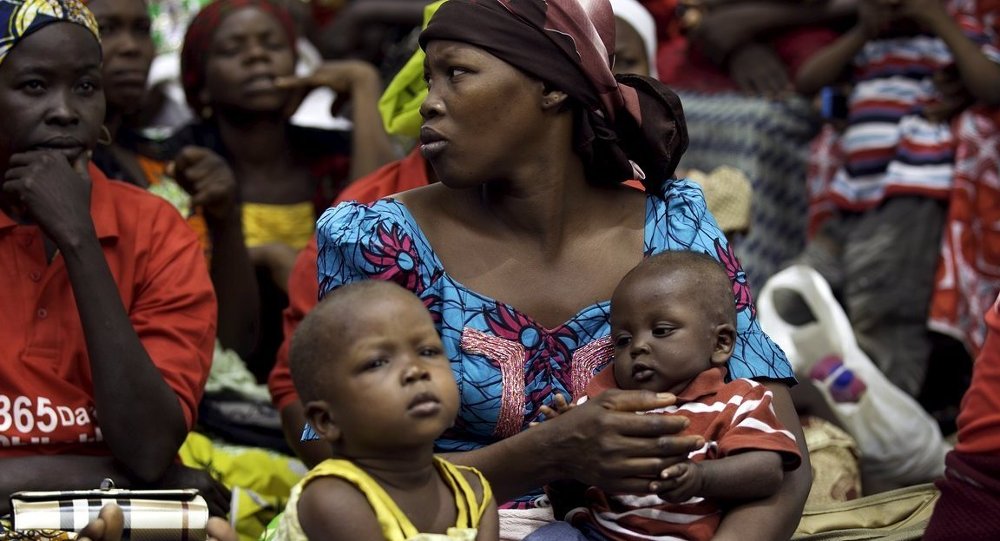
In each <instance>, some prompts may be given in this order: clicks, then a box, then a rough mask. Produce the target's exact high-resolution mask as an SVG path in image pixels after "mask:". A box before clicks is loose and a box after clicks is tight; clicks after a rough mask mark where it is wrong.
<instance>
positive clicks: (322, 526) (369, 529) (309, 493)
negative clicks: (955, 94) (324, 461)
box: [298, 477, 385, 541]
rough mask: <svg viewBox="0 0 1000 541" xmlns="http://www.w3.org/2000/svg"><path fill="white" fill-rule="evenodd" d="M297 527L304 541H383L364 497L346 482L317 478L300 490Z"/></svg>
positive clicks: (333, 478) (376, 522)
mask: <svg viewBox="0 0 1000 541" xmlns="http://www.w3.org/2000/svg"><path fill="white" fill-rule="evenodd" d="M298 512H299V524H301V525H302V531H303V532H305V534H306V537H307V538H308V539H324V540H327V541H338V540H343V541H348V540H351V541H383V540H384V539H385V536H384V535H383V534H382V529H381V528H380V527H379V524H378V519H376V518H375V512H374V511H372V507H371V504H369V503H368V500H367V499H366V498H365V497H364V495H363V494H362V493H361V492H360V491H359V490H358V489H357V488H355V487H354V486H352V485H351V484H350V483H348V482H347V481H344V480H342V479H338V478H336V477H321V478H318V479H316V480H314V481H312V482H311V483H309V484H308V485H307V486H306V488H305V489H303V490H302V497H301V498H300V499H299V504H298Z"/></svg>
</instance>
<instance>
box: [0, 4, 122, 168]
mask: <svg viewBox="0 0 1000 541" xmlns="http://www.w3.org/2000/svg"><path fill="white" fill-rule="evenodd" d="M104 107H105V106H104V91H103V89H102V83H101V46H100V44H99V43H98V42H97V39H96V38H94V35H93V34H91V33H90V31H88V30H87V29H86V28H84V27H82V26H80V25H78V24H72V23H63V22H58V23H52V24H49V25H46V26H44V27H42V28H41V29H39V30H37V31H35V32H34V33H32V34H30V35H28V36H27V37H25V38H24V39H22V40H21V41H20V42H19V43H18V44H17V45H15V46H14V48H13V49H11V51H10V52H9V53H8V54H7V57H6V58H5V59H4V61H3V62H2V63H0V119H2V120H0V171H2V170H6V168H7V162H8V160H9V159H10V157H11V156H12V155H14V154H18V153H21V152H27V151H31V150H50V151H54V152H58V153H60V154H64V155H65V156H66V157H67V159H69V160H70V161H75V160H76V159H77V158H79V157H80V155H81V154H82V153H83V152H85V151H87V150H90V149H92V148H94V145H95V144H97V138H98V136H99V134H100V130H101V125H102V123H103V122H104Z"/></svg>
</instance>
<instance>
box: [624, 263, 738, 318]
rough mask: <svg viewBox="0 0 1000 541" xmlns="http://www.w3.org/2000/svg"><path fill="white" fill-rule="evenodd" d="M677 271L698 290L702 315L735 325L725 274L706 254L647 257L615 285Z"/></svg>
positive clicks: (728, 279)
mask: <svg viewBox="0 0 1000 541" xmlns="http://www.w3.org/2000/svg"><path fill="white" fill-rule="evenodd" d="M677 272H683V273H684V278H685V279H686V280H689V283H688V285H687V287H690V288H696V290H697V291H698V299H699V300H700V303H699V304H700V306H701V308H702V309H703V310H704V311H705V315H706V316H708V317H709V318H711V319H712V320H714V321H716V322H718V323H728V324H730V325H732V326H733V327H735V326H736V298H735V296H734V295H733V283H732V281H731V280H730V278H729V273H728V272H726V269H725V267H723V266H722V264H721V263H720V262H719V261H718V260H716V259H715V258H713V257H712V256H710V255H708V254H706V253H701V252H694V251H690V250H673V251H666V252H661V253H658V254H655V255H652V256H649V257H647V258H646V259H645V260H643V261H642V263H639V264H638V265H637V266H636V267H635V268H634V269H632V270H631V271H629V272H628V274H626V275H625V277H624V278H622V281H621V282H620V283H619V284H618V288H621V287H623V286H625V285H627V284H628V283H630V282H632V281H635V280H638V279H640V278H645V277H648V276H667V275H669V274H674V273H677ZM612 309H614V307H612Z"/></svg>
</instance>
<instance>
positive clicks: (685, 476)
mask: <svg viewBox="0 0 1000 541" xmlns="http://www.w3.org/2000/svg"><path fill="white" fill-rule="evenodd" d="M784 476H785V474H784V470H783V468H782V464H781V455H779V454H778V453H776V452H773V451H747V452H745V453H739V454H735V455H730V456H727V457H723V458H718V459H713V460H704V461H701V462H690V461H688V462H681V463H680V464H675V465H673V466H671V467H669V468H667V469H666V470H663V476H662V479H661V480H660V481H659V485H660V488H659V490H658V493H659V495H660V497H661V498H663V499H664V500H667V501H669V502H674V503H680V502H683V501H687V500H688V499H690V498H692V497H694V496H700V497H702V498H706V499H710V500H727V501H740V500H754V499H758V498H766V497H768V496H771V495H773V494H774V493H776V492H777V491H778V489H779V488H780V487H781V482H782V480H783V479H784Z"/></svg>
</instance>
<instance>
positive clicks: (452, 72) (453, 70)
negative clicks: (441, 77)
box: [448, 67, 469, 78]
mask: <svg viewBox="0 0 1000 541" xmlns="http://www.w3.org/2000/svg"><path fill="white" fill-rule="evenodd" d="M466 73H469V70H467V69H465V68H458V67H450V68H448V77H449V78H455V77H458V76H459V75H464V74H466Z"/></svg>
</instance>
